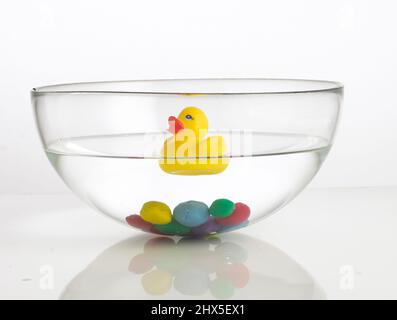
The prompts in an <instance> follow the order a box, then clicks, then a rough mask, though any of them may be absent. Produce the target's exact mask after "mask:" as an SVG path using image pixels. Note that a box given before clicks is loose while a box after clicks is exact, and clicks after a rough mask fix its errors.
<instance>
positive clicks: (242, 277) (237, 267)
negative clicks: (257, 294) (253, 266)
mask: <svg viewBox="0 0 397 320" xmlns="http://www.w3.org/2000/svg"><path fill="white" fill-rule="evenodd" d="M216 274H217V275H218V277H220V278H222V277H224V278H226V279H229V280H230V282H231V283H232V284H233V286H234V287H235V288H244V287H245V286H246V285H247V283H248V281H249V270H248V269H247V267H246V266H245V265H244V264H242V263H231V264H222V265H220V266H218V269H217V270H216Z"/></svg>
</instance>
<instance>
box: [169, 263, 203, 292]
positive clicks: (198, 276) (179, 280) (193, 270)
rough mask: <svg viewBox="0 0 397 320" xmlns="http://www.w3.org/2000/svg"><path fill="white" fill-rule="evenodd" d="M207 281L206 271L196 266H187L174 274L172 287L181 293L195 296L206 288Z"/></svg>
mask: <svg viewBox="0 0 397 320" xmlns="http://www.w3.org/2000/svg"><path fill="white" fill-rule="evenodd" d="M209 282H210V280H209V277H208V273H207V272H205V271H204V270H202V269H200V268H197V267H187V268H184V269H181V270H180V271H179V272H178V273H177V274H176V275H175V279H174V287H175V289H176V290H177V291H178V292H180V293H182V294H186V295H190V296H197V295H202V294H204V293H205V292H206V291H207V290H208V287H209Z"/></svg>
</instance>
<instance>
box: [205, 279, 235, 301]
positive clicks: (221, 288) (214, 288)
mask: <svg viewBox="0 0 397 320" xmlns="http://www.w3.org/2000/svg"><path fill="white" fill-rule="evenodd" d="M209 287H210V291H211V293H212V295H213V296H214V297H215V298H217V299H229V298H231V297H232V296H233V294H234V287H233V284H232V283H231V282H230V281H229V280H227V279H225V278H218V279H215V280H214V281H212V282H211V283H210V286H209Z"/></svg>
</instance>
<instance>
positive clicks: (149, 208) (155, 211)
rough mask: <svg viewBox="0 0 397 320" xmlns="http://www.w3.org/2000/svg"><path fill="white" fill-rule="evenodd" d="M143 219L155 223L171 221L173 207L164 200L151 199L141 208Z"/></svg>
mask: <svg viewBox="0 0 397 320" xmlns="http://www.w3.org/2000/svg"><path fill="white" fill-rule="evenodd" d="M140 214H141V217H142V219H143V220H145V221H147V222H150V223H153V224H167V223H170V222H171V218H172V214H171V209H170V208H169V207H168V206H167V205H166V204H165V203H163V202H159V201H149V202H146V203H145V204H144V205H143V207H142V209H141V213H140Z"/></svg>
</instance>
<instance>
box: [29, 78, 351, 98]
mask: <svg viewBox="0 0 397 320" xmlns="http://www.w3.org/2000/svg"><path fill="white" fill-rule="evenodd" d="M176 81H228V82H232V81H263V82H266V81H268V82H271V81H273V82H296V83H301V84H302V83H304V82H305V83H307V84H308V86H310V85H309V83H312V85H313V84H317V85H322V87H320V88H318V89H298V90H282V89H281V90H268V91H267V90H259V91H241V92H238V91H233V92H231V91H216V90H215V91H207V90H204V91H202V90H198V91H191V90H188V91H184V90H178V91H164V90H137V91H135V90H104V89H90V90H87V89H85V90H76V89H67V87H76V86H85V85H95V84H97V85H104V84H109V85H110V84H117V83H128V82H131V83H139V82H141V83H148V82H157V83H158V82H176ZM62 87H66V88H65V89H61V88H62ZM343 89H344V85H343V84H342V83H341V82H338V81H330V80H314V79H294V78H164V79H140V80H139V79H137V80H110V81H87V82H70V83H60V84H53V85H45V86H38V87H34V88H32V90H31V94H32V95H33V96H35V95H41V94H79V93H81V94H89V93H93V94H138V95H275V94H302V93H303V94H308V93H322V92H342V91H343Z"/></svg>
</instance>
